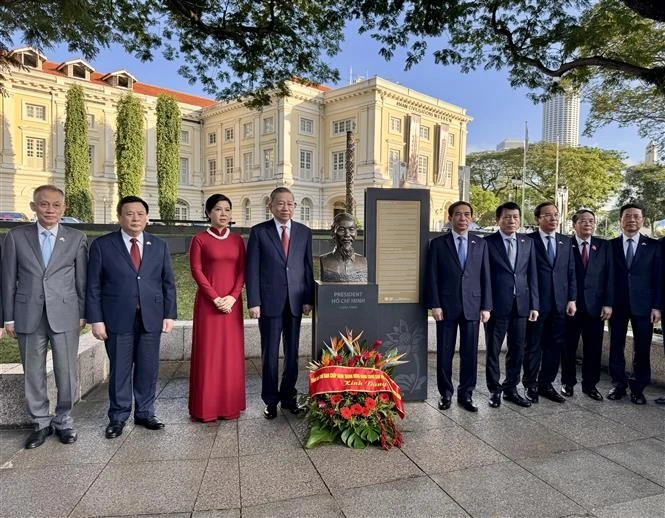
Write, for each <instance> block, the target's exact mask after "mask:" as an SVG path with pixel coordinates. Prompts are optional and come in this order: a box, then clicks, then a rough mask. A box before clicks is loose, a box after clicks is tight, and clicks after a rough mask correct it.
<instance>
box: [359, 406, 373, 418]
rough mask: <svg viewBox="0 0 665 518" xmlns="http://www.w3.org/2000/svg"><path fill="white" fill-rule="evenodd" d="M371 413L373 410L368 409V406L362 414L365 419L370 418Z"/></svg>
mask: <svg viewBox="0 0 665 518" xmlns="http://www.w3.org/2000/svg"><path fill="white" fill-rule="evenodd" d="M371 411H372V409H371V408H367V407H366V406H364V407H363V410H362V412H361V414H362V416H363V417H368V416H369V413H370V412H371Z"/></svg>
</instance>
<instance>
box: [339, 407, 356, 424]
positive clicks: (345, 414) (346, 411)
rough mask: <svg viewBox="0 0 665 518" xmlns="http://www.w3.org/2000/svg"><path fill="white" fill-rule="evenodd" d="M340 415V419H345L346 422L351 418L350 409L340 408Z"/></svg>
mask: <svg viewBox="0 0 665 518" xmlns="http://www.w3.org/2000/svg"><path fill="white" fill-rule="evenodd" d="M339 413H340V414H342V417H343V418H344V419H346V420H347V421H348V420H349V419H351V416H352V415H353V414H352V413H351V409H350V408H349V407H348V406H345V407H342V409H341V410H340V411H339Z"/></svg>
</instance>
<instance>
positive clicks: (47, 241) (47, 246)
mask: <svg viewBox="0 0 665 518" xmlns="http://www.w3.org/2000/svg"><path fill="white" fill-rule="evenodd" d="M42 236H44V239H42V259H43V260H44V266H48V262H49V261H50V259H51V254H52V253H53V244H52V243H51V237H52V236H53V234H51V233H50V232H49V231H48V230H43V231H42Z"/></svg>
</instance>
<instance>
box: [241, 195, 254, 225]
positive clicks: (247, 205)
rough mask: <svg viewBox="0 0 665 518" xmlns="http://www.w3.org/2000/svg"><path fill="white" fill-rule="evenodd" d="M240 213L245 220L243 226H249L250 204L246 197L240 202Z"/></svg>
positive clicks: (250, 216) (250, 217)
mask: <svg viewBox="0 0 665 518" xmlns="http://www.w3.org/2000/svg"><path fill="white" fill-rule="evenodd" d="M242 214H243V219H244V220H245V226H249V224H250V223H251V222H252V204H251V203H250V201H249V200H247V199H245V201H243V202H242Z"/></svg>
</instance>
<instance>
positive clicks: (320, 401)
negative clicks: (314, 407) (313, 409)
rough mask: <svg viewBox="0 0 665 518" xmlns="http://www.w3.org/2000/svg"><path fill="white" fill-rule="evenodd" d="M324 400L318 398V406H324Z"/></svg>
mask: <svg viewBox="0 0 665 518" xmlns="http://www.w3.org/2000/svg"><path fill="white" fill-rule="evenodd" d="M325 407H326V402H325V401H324V400H323V399H319V408H325Z"/></svg>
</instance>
